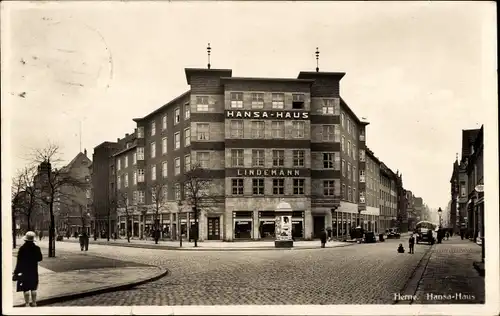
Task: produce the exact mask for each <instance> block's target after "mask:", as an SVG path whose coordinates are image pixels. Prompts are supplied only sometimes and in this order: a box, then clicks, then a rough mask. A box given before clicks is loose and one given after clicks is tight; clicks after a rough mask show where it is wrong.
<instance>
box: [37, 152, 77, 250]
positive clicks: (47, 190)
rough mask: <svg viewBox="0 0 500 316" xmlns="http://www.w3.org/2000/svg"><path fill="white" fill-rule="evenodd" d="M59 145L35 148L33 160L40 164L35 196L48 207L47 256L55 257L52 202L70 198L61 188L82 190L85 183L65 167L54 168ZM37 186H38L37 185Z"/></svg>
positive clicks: (57, 160) (69, 194)
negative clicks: (57, 198) (37, 193)
mask: <svg viewBox="0 0 500 316" xmlns="http://www.w3.org/2000/svg"><path fill="white" fill-rule="evenodd" d="M58 155H59V147H58V146H57V145H54V144H48V145H47V147H45V148H42V149H38V150H35V152H34V158H35V162H37V163H38V164H40V170H39V174H38V175H37V176H38V177H39V178H38V180H37V182H39V183H35V188H36V189H39V190H40V191H39V192H40V194H39V195H38V196H37V198H38V199H39V200H40V201H41V202H42V203H44V204H45V205H47V206H48V208H49V222H50V224H49V257H55V255H56V251H55V232H56V229H55V215H54V203H55V202H56V197H64V196H67V197H68V198H70V199H71V198H72V197H73V196H72V195H71V193H67V192H64V191H66V190H63V188H68V189H70V190H69V191H78V190H84V189H85V188H86V187H87V183H86V182H85V181H82V180H80V179H76V178H74V177H73V176H72V175H71V174H70V173H69V172H68V170H66V169H65V168H60V169H56V168H53V165H55V164H57V163H58V162H60V160H59V159H58ZM37 186H38V187H37Z"/></svg>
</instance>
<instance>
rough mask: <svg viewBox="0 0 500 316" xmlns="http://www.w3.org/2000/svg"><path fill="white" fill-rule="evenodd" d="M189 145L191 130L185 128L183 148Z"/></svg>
mask: <svg viewBox="0 0 500 316" xmlns="http://www.w3.org/2000/svg"><path fill="white" fill-rule="evenodd" d="M189 145H191V129H190V128H186V129H185V130H184V146H185V147H187V146H189Z"/></svg>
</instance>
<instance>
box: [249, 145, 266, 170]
mask: <svg viewBox="0 0 500 316" xmlns="http://www.w3.org/2000/svg"><path fill="white" fill-rule="evenodd" d="M264 160H265V159H264V150H262V149H253V150H252V166H254V167H264Z"/></svg>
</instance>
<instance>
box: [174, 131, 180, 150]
mask: <svg viewBox="0 0 500 316" xmlns="http://www.w3.org/2000/svg"><path fill="white" fill-rule="evenodd" d="M179 148H181V133H180V132H177V133H175V134H174V149H179Z"/></svg>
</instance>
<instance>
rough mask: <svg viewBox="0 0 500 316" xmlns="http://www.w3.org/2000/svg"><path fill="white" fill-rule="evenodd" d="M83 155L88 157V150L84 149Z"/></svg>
mask: <svg viewBox="0 0 500 316" xmlns="http://www.w3.org/2000/svg"><path fill="white" fill-rule="evenodd" d="M83 154H84V155H85V157H87V148H85V149H83Z"/></svg>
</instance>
